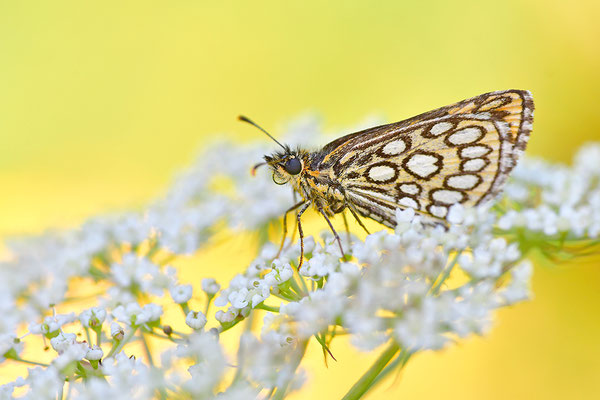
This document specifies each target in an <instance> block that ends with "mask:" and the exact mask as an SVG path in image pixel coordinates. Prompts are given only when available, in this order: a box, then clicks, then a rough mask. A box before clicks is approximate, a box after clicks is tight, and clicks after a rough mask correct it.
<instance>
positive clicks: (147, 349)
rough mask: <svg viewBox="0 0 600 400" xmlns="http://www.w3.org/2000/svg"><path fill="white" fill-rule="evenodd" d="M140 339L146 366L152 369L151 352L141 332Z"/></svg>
mask: <svg viewBox="0 0 600 400" xmlns="http://www.w3.org/2000/svg"><path fill="white" fill-rule="evenodd" d="M140 339H141V341H142V344H143V345H144V352H145V353H146V358H147V359H148V364H150V366H152V367H154V361H153V360H152V352H151V351H150V346H149V345H148V341H147V340H146V336H145V335H144V333H143V332H141V331H140Z"/></svg>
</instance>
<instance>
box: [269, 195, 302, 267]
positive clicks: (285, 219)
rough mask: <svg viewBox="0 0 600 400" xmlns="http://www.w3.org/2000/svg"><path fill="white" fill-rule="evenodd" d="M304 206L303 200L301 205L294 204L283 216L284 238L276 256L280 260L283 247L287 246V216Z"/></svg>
mask: <svg viewBox="0 0 600 400" xmlns="http://www.w3.org/2000/svg"><path fill="white" fill-rule="evenodd" d="M302 204H304V200H302V201H301V202H300V203H297V204H294V205H293V206H291V207H290V208H288V209H287V211H286V212H285V214H283V237H282V238H281V244H280V245H279V251H278V252H277V255H276V256H275V258H279V255H280V254H281V250H283V245H284V244H285V237H286V236H287V215H288V213H290V212H292V211H294V210H295V209H297V208H298V207H300V206H301V205H302ZM294 229H295V228H294Z"/></svg>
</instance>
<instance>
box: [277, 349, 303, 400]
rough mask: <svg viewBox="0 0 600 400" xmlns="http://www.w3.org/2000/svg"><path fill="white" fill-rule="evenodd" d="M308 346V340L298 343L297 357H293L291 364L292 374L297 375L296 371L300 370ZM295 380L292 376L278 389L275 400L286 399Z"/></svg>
mask: <svg viewBox="0 0 600 400" xmlns="http://www.w3.org/2000/svg"><path fill="white" fill-rule="evenodd" d="M307 345H308V340H304V341H302V342H300V343H298V349H297V351H296V352H295V355H293V356H292V357H293V358H292V360H290V364H291V365H292V366H293V370H292V372H293V373H294V374H295V372H296V370H297V369H298V366H299V365H300V362H301V361H302V358H303V357H304V353H306V347H307ZM293 379H294V376H292V377H291V378H290V379H289V380H288V381H287V382H285V383H284V384H283V385H282V386H281V387H278V388H277V391H276V392H275V395H274V396H273V400H282V399H283V398H284V397H285V395H286V392H287V390H288V386H289V385H290V383H291V381H292V380H293Z"/></svg>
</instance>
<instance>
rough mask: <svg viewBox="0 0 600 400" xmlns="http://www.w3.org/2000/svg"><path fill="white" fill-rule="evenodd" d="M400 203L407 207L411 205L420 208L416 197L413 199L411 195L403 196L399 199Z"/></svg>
mask: <svg viewBox="0 0 600 400" xmlns="http://www.w3.org/2000/svg"><path fill="white" fill-rule="evenodd" d="M398 204H400V205H401V206H405V207H411V208H415V209H417V210H418V209H419V204H417V202H416V201H415V199H411V198H410V197H403V198H401V199H400V200H399V201H398Z"/></svg>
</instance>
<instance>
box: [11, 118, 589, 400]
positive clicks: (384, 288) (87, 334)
mask: <svg viewBox="0 0 600 400" xmlns="http://www.w3.org/2000/svg"><path fill="white" fill-rule="evenodd" d="M319 131H320V128H319V125H318V123H317V122H316V121H315V120H314V119H310V118H305V119H301V120H298V121H296V122H294V123H292V124H291V125H290V128H289V132H288V137H289V138H291V139H290V140H289V142H290V143H302V144H311V143H314V141H316V134H317V133H318V132H319ZM311 135H312V136H311ZM266 152H268V148H267V147H262V148H261V147H259V146H255V145H249V146H239V145H233V144H231V143H220V144H216V145H214V146H213V147H211V148H210V149H208V150H207V151H206V152H204V153H203V154H202V155H201V156H200V157H199V158H198V162H197V163H196V164H195V165H193V166H192V167H191V168H189V169H188V170H187V171H184V172H183V173H182V174H181V175H180V176H179V177H178V179H177V180H176V181H175V183H174V184H173V186H172V188H171V189H170V190H169V191H168V192H167V194H166V195H165V196H164V197H163V198H161V199H159V200H157V201H155V202H154V203H153V204H151V205H150V206H149V207H148V208H147V209H146V210H144V211H142V212H139V213H135V212H132V213H124V214H122V215H116V216H108V217H98V218H94V219H91V220H89V221H87V222H86V223H84V224H83V225H82V226H81V227H80V228H78V229H73V230H69V231H54V232H48V233H45V234H43V235H40V236H38V237H29V238H20V239H18V240H12V241H7V246H8V248H9V250H10V258H9V259H7V260H4V261H2V262H0V313H2V315H3V318H2V319H0V362H1V363H17V362H20V363H28V364H31V363H32V362H33V363H36V362H37V363H39V364H41V365H40V366H38V367H35V368H32V369H30V370H29V373H28V375H27V376H26V377H21V378H16V377H15V380H14V381H12V382H9V383H7V384H5V385H3V386H0V398H10V397H11V396H14V395H15V393H17V392H18V393H19V395H21V394H22V395H23V396H24V398H31V399H34V398H35V399H38V398H57V397H60V396H62V398H77V399H103V398H108V397H110V398H111V399H146V398H153V397H155V398H202V399H209V398H219V399H248V398H265V399H266V398H278V399H281V398H283V397H285V396H286V395H287V394H289V393H290V392H291V391H293V390H297V389H299V388H301V386H302V384H303V383H304V382H305V380H306V374H305V372H304V366H303V357H304V354H305V351H306V349H307V347H308V346H319V347H322V348H323V351H324V353H325V354H327V355H328V357H334V355H335V353H334V352H333V351H332V349H331V347H332V344H333V343H335V340H336V336H338V335H342V334H343V335H349V337H350V339H351V342H352V343H353V344H354V345H355V346H356V347H357V348H359V349H361V350H364V351H375V352H378V353H379V354H381V355H380V358H379V359H378V360H379V361H381V360H384V361H385V362H384V364H385V365H388V368H386V369H385V370H384V372H381V373H379V372H378V373H375V374H374V373H373V372H372V371H373V370H371V369H369V370H367V372H366V374H365V376H364V377H363V379H366V380H367V381H370V382H373V381H374V380H375V379H379V378H382V377H383V376H384V374H387V373H389V372H390V371H394V370H396V371H397V370H398V369H400V368H402V367H403V366H404V365H405V364H406V363H407V362H408V361H409V359H410V357H411V356H412V355H413V354H415V353H416V352H419V351H423V350H427V349H429V350H438V349H440V348H442V347H444V346H448V345H451V344H452V343H454V342H455V341H456V340H457V339H458V338H465V337H468V336H469V335H471V334H478V335H479V334H483V333H485V332H487V331H488V330H489V329H490V328H491V325H492V324H491V322H492V317H493V314H494V311H495V310H496V309H498V308H499V307H504V306H507V305H510V304H514V303H515V302H519V301H522V300H525V299H527V298H528V297H529V296H530V290H529V286H530V278H531V274H532V270H533V266H532V264H531V262H530V261H529V260H528V254H529V251H530V250H531V249H534V248H535V249H538V250H540V251H541V252H542V253H543V254H545V255H546V256H547V257H548V258H549V259H551V260H555V259H558V260H560V259H564V258H568V257H576V256H578V255H580V254H589V253H590V252H597V251H598V245H599V239H598V236H599V235H600V184H599V182H600V162H599V161H598V160H600V145H597V144H590V145H586V146H584V148H583V149H582V150H581V151H580V152H579V153H578V155H577V156H576V157H575V162H574V165H573V166H572V167H567V166H560V165H555V164H549V163H547V162H544V161H541V160H528V159H525V160H523V162H521V164H520V165H519V166H518V167H517V168H516V169H515V171H514V174H513V176H512V178H511V180H510V181H509V183H508V184H507V186H506V190H505V193H504V195H503V197H502V198H500V199H499V200H498V201H497V202H496V203H495V204H493V205H488V206H487V207H479V208H470V209H465V208H463V207H461V206H454V207H452V208H451V209H450V211H449V214H448V220H449V222H450V224H449V226H448V227H443V226H430V225H427V224H423V223H422V221H421V218H420V217H419V216H418V215H415V212H414V211H413V210H412V209H407V210H398V211H397V220H398V226H397V227H396V229H395V230H394V231H390V230H386V229H383V230H381V231H379V232H374V233H373V234H371V235H368V236H367V237H366V238H365V239H364V240H360V239H358V238H357V237H356V236H354V235H346V234H342V235H341V236H342V239H343V245H344V250H345V253H346V254H345V255H344V257H343V258H340V254H339V248H338V246H337V243H335V241H334V240H333V236H332V235H331V233H330V232H324V233H323V234H321V236H320V237H317V236H314V235H307V236H306V237H305V239H304V245H305V257H306V261H305V262H304V264H303V265H302V267H301V268H300V269H299V270H298V269H297V263H298V259H299V256H300V248H299V244H298V242H297V241H291V240H290V239H289V238H288V239H287V240H286V242H285V245H284V248H283V251H282V252H281V254H279V256H278V257H277V258H276V255H277V253H278V248H279V245H278V244H275V243H270V242H266V243H262V244H261V248H260V251H259V253H258V255H257V257H256V258H255V260H254V261H253V262H252V263H250V265H248V266H247V267H246V268H245V270H240V271H238V273H237V275H235V276H234V277H233V278H232V279H231V281H230V282H228V283H227V284H225V285H223V287H221V285H220V284H219V283H217V282H216V281H215V279H214V278H212V277H210V276H206V277H205V278H204V279H202V280H201V281H199V282H184V281H182V280H181V279H180V278H179V277H178V274H177V270H176V269H175V268H174V267H173V266H171V265H170V263H171V262H172V261H173V260H174V259H175V258H176V257H178V256H181V255H188V254H193V253H194V252H196V250H198V249H199V248H201V247H202V246H205V245H207V244H208V243H209V240H210V239H211V238H212V237H213V235H214V234H215V233H216V232H217V231H218V230H219V228H220V227H224V226H226V227H228V228H229V229H233V230H234V232H235V231H236V230H237V231H240V230H251V231H255V230H256V231H259V232H263V233H264V232H267V231H268V228H269V227H270V224H271V223H272V222H274V221H275V220H276V219H278V218H280V217H281V216H282V214H283V212H284V211H285V210H286V209H287V208H288V207H289V206H290V205H291V201H292V199H291V196H290V193H289V192H288V191H287V190H284V189H283V188H281V187H279V186H277V185H273V183H272V182H271V178H270V176H269V174H268V172H265V171H260V170H259V173H258V174H257V176H256V177H254V178H252V177H251V176H250V175H249V170H250V168H251V166H252V165H253V164H254V163H255V162H257V161H258V160H260V158H261V156H262V155H263V154H264V153H266ZM223 159H227V160H228V162H227V163H222V162H221V160H223ZM307 233H309V232H307ZM310 233H314V232H310ZM262 237H264V235H263V236H262ZM206 271H207V274H208V271H210V269H208V268H207V269H206ZM82 282H83V283H82ZM91 282H93V283H94V284H93V285H91V284H89V283H91ZM78 285H88V286H89V287H92V286H93V287H94V288H95V289H94V290H92V291H90V293H91V294H93V297H92V300H93V302H95V304H90V302H89V301H87V302H85V306H81V307H80V308H79V309H77V307H78V306H79V303H78V302H77V295H72V293H73V291H74V290H75V289H77V288H79V286H78ZM86 287H87V286H86ZM95 290H99V291H100V292H98V293H97V294H96V292H95ZM83 298H84V299H87V300H89V296H87V297H86V296H85V295H84V296H83ZM90 305H91V306H92V307H90ZM64 309H68V310H69V311H71V310H76V312H68V313H64V311H62V310H64ZM57 310H59V311H57ZM173 310H175V311H176V313H175V314H176V316H173V315H172V314H173V313H171V311H173ZM21 327H27V328H21ZM174 327H175V328H174ZM177 327H180V328H177ZM225 335H228V336H236V337H237V338H236V340H235V341H236V342H237V343H238V348H237V350H236V351H234V352H233V353H231V354H230V353H228V352H226V351H225V349H224V348H223V347H222V345H221V337H224V336H225ZM40 338H41V339H43V340H44V341H46V343H48V344H49V346H50V350H49V351H50V352H51V353H52V357H53V359H52V360H51V362H49V363H44V362H40V361H38V360H31V359H25V358H23V357H24V356H23V354H24V348H25V347H26V346H30V345H32V343H36V342H38V341H39V340H37V339H40ZM32 339H36V340H32ZM156 340H160V341H163V345H161V346H160V347H161V348H162V349H163V350H162V351H161V352H160V353H158V352H157V351H156V350H154V349H156V348H157V346H154V342H153V341H156ZM40 350H42V349H40ZM27 354H31V351H28V352H27ZM381 362H383V361H381ZM369 371H371V372H369ZM370 374H371V375H370ZM373 374H374V375H373ZM359 386H360V385H359ZM360 387H362V389H360ZM360 387H358V388H357V387H353V388H352V389H350V391H349V392H348V394H349V397H350V398H358V397H360V396H361V395H362V394H364V393H365V391H366V390H368V387H369V386H368V385H366V386H365V385H363V386H360Z"/></svg>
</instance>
